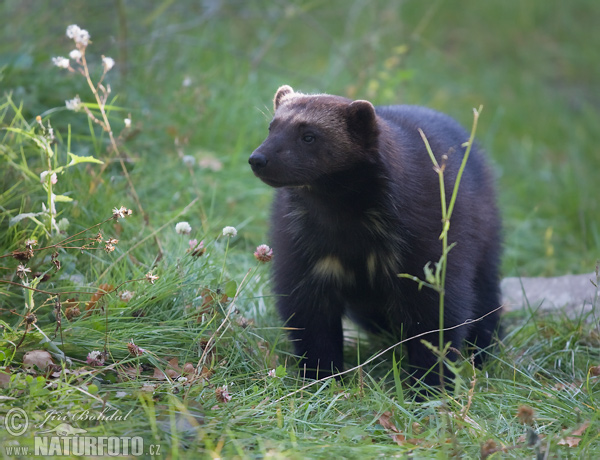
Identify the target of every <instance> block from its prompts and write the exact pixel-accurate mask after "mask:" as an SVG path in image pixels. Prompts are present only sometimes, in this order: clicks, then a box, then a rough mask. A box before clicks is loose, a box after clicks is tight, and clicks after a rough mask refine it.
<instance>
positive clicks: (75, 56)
mask: <svg viewBox="0 0 600 460" xmlns="http://www.w3.org/2000/svg"><path fill="white" fill-rule="evenodd" d="M69 57H70V58H71V59H74V60H76V61H79V59H81V51H79V50H73V51H71V52H70V53H69Z"/></svg>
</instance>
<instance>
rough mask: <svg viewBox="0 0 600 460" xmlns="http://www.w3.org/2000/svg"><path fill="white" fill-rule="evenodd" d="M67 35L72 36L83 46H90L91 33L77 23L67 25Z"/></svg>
mask: <svg viewBox="0 0 600 460" xmlns="http://www.w3.org/2000/svg"><path fill="white" fill-rule="evenodd" d="M67 37H69V38H72V39H73V40H75V43H77V44H78V45H81V46H88V44H89V42H90V33H89V32H88V31H87V30H85V29H81V28H80V27H79V26H76V25H75V24H72V25H70V26H69V27H67Z"/></svg>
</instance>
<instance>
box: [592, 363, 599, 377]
mask: <svg viewBox="0 0 600 460" xmlns="http://www.w3.org/2000/svg"><path fill="white" fill-rule="evenodd" d="M590 375H591V376H592V377H599V376H600V366H592V367H590Z"/></svg>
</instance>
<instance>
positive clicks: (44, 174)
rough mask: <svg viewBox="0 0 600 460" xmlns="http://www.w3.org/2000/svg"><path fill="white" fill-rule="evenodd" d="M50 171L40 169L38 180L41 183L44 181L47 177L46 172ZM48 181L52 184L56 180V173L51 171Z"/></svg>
mask: <svg viewBox="0 0 600 460" xmlns="http://www.w3.org/2000/svg"><path fill="white" fill-rule="evenodd" d="M49 172H50V171H42V173H41V174H40V182H41V183H42V184H45V183H46V178H47V177H48V173H49ZM50 182H51V183H52V185H54V184H56V183H57V182H58V178H57V177H56V173H52V175H51V176H50Z"/></svg>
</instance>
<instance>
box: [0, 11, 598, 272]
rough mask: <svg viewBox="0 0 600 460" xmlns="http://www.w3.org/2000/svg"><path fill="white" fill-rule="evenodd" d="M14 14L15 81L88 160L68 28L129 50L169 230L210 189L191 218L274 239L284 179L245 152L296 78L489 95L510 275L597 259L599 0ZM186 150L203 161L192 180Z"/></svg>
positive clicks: (5, 77) (137, 160)
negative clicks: (269, 176)
mask: <svg viewBox="0 0 600 460" xmlns="http://www.w3.org/2000/svg"><path fill="white" fill-rule="evenodd" d="M0 16H1V17H2V18H3V21H2V22H3V27H2V30H1V31H0V34H1V35H0V37H1V38H0V90H1V92H2V93H12V97H13V99H14V100H15V101H16V102H17V103H19V102H22V103H23V113H24V114H25V115H26V116H27V117H28V118H29V119H31V120H34V118H35V116H36V115H39V114H42V115H43V114H47V113H48V112H49V111H52V110H55V112H56V113H54V114H53V116H52V123H53V126H54V127H55V129H56V130H57V131H59V132H65V131H66V129H67V125H68V124H72V126H73V128H72V129H73V132H74V133H75V137H74V147H73V149H72V150H73V151H74V153H77V154H79V155H84V154H92V153H93V152H89V151H88V150H89V148H90V147H89V142H88V141H89V137H88V138H85V139H84V138H83V137H81V138H78V137H77V133H85V132H87V133H88V136H89V129H88V127H87V120H86V119H85V116H82V115H81V114H74V113H72V112H67V111H66V110H64V101H65V100H66V99H71V98H73V97H74V95H75V94H80V95H81V97H82V99H84V100H86V99H85V98H87V100H90V99H89V97H88V96H87V92H86V91H89V90H86V87H85V81H84V80H83V79H82V78H81V77H79V76H77V75H73V74H69V73H68V72H66V71H65V70H62V69H58V68H56V67H54V66H53V65H52V63H51V58H52V57H53V56H66V55H68V52H69V51H70V50H71V49H72V41H71V40H69V39H67V37H66V36H65V29H66V27H67V26H68V25H69V24H77V25H79V26H80V27H82V28H85V29H87V30H89V32H90V34H91V37H92V41H93V43H92V44H91V45H90V46H89V47H88V51H87V56H88V59H89V61H90V62H92V63H93V62H96V63H98V62H99V61H100V56H101V55H106V56H110V57H113V58H114V59H115V60H116V62H117V64H116V66H115V68H114V69H113V70H112V71H111V72H110V73H109V76H108V79H107V82H108V83H109V84H110V85H111V88H112V95H113V96H114V95H118V99H117V100H116V101H115V105H118V106H120V107H124V108H125V114H127V113H131V118H132V120H133V124H134V128H135V132H134V134H135V135H134V136H131V138H130V139H128V140H127V142H126V144H125V148H126V152H127V155H128V156H129V158H130V159H131V162H130V163H129V165H130V167H131V175H132V180H133V181H134V183H135V186H136V189H137V191H138V193H139V195H140V198H141V200H142V203H143V205H144V208H145V209H146V211H147V212H148V213H149V215H150V220H151V222H154V223H155V224H156V225H157V226H158V225H160V224H161V223H162V221H163V220H166V218H165V216H171V215H174V214H175V213H176V212H178V211H180V210H181V209H182V208H183V207H184V206H185V205H186V204H187V203H189V202H190V201H191V199H193V197H195V196H200V197H201V204H199V205H198V211H197V212H194V213H192V214H191V215H188V216H187V219H188V220H189V221H190V223H191V224H192V226H196V225H202V226H203V227H204V228H205V229H206V230H207V231H208V229H218V228H220V227H222V226H224V225H237V226H240V225H241V227H242V228H244V232H243V238H244V239H245V241H247V244H248V246H251V245H254V244H258V243H260V242H264V241H265V239H266V234H267V216H268V210H269V202H270V198H271V190H269V188H268V187H267V186H265V185H263V184H262V183H260V181H258V180H257V179H255V178H254V176H253V175H252V173H251V171H250V169H249V167H248V166H247V157H248V155H249V154H250V153H251V152H252V150H253V149H254V148H255V147H256V146H258V145H259V144H260V142H261V141H262V139H263V138H264V137H265V135H266V132H267V123H268V120H269V119H270V116H271V112H272V107H271V99H272V96H273V94H274V92H275V90H276V89H277V87H278V86H279V85H281V84H290V85H292V86H293V87H294V88H295V89H297V90H299V91H303V92H328V93H333V94H339V95H344V96H348V97H353V98H361V99H369V100H371V101H372V102H374V103H375V104H393V103H409V104H420V105H426V106H429V107H432V108H435V109H438V110H440V111H443V112H446V113H448V114H450V115H452V116H454V117H455V118H457V119H458V120H460V121H461V122H462V123H463V124H464V125H466V126H467V127H469V126H470V125H471V122H472V110H471V109H472V108H473V107H478V106H479V105H483V106H484V110H483V113H482V116H481V118H480V124H479V128H478V138H479V141H480V143H481V144H482V145H483V146H484V147H485V149H486V150H487V151H488V152H489V155H490V157H491V158H492V161H493V164H494V168H495V171H496V173H497V177H498V190H499V197H500V204H501V209H502V213H503V215H504V234H505V257H504V274H505V275H523V276H525V275H555V274H563V273H569V272H573V273H577V272H590V271H592V270H593V269H594V265H595V263H596V259H598V258H599V257H600V200H599V193H598V183H599V179H600V152H599V151H598V145H600V129H599V126H600V115H599V108H600V64H599V59H598V52H599V50H600V29H599V28H598V24H599V22H600V3H599V2H598V1H597V0H570V1H561V0H522V1H506V0H486V1H481V0H466V1H450V0H440V1H431V2H429V1H421V0H405V1H390V0H373V1H367V0H348V1H340V0H334V1H329V0H327V1H326V0H311V1H262V0H251V1H242V0H204V1H195V2H192V1H143V2H141V1H125V0H120V1H119V0H114V1H68V2H67V1H49V2H40V1H34V0H28V1H27V0H4V1H3V2H2V4H1V5H0ZM100 68H101V67H100V65H99V64H96V69H98V72H100ZM112 116H113V121H114V123H116V122H117V120H119V119H120V118H123V117H124V116H125V115H124V113H115V112H113V114H112ZM184 155H191V156H193V157H194V158H195V159H196V160H197V161H198V162H199V163H200V164H201V165H204V167H198V168H197V169H196V170H195V171H194V174H193V175H192V176H190V174H189V171H188V170H187V168H185V167H184V165H183V163H182V161H181V159H182V156H184ZM206 164H208V165H209V166H211V165H212V167H205V166H206ZM109 171H110V170H109ZM118 172H119V169H118V167H117V166H115V167H114V175H113V176H112V177H111V180H110V181H106V182H104V183H103V184H102V185H101V186H100V187H99V188H98V189H97V190H96V191H94V193H90V194H88V195H86V194H83V193H80V194H79V195H78V198H79V201H78V203H76V204H75V205H74V211H73V213H74V214H73V215H74V216H78V218H79V219H80V221H81V224H80V225H81V226H83V225H86V222H85V221H86V219H88V220H89V221H88V222H87V224H88V225H91V224H92V223H94V222H96V221H97V220H94V219H96V218H97V215H98V211H97V210H98V209H99V208H100V207H102V206H104V207H106V206H110V207H112V206H115V205H118V204H119V203H117V202H115V201H112V200H113V199H114V200H116V201H119V200H117V198H125V196H126V193H127V187H126V185H125V184H124V182H123V180H122V177H120V176H119V174H118ZM80 174H81V176H82V177H81V179H82V180H83V178H84V176H85V174H86V172H85V170H82V171H81V173H80ZM3 177H4V179H5V180H8V179H6V177H7V176H3ZM10 185H11V184H8V183H4V184H2V190H5V189H7V188H8V187H9V186H10ZM78 193H79V192H78ZM18 199H20V200H22V208H26V207H27V203H26V202H25V201H26V200H27V199H28V198H27V197H19V198H18ZM32 199H33V198H32ZM124 201H125V202H126V203H125V204H126V205H129V203H128V202H127V199H124ZM107 202H109V203H110V204H109V205H107V204H106V203H107ZM203 213H204V217H202V216H203ZM266 242H268V241H266Z"/></svg>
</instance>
